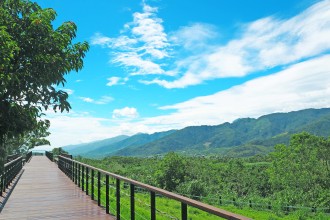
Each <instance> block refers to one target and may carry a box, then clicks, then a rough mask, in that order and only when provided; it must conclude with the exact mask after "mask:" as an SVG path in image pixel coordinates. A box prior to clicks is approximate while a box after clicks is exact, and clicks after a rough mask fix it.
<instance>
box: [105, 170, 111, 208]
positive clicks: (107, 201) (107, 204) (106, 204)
mask: <svg viewBox="0 0 330 220" xmlns="http://www.w3.org/2000/svg"><path fill="white" fill-rule="evenodd" d="M105 209H106V213H107V214H109V213H110V211H109V209H110V204H109V175H106V176H105Z"/></svg>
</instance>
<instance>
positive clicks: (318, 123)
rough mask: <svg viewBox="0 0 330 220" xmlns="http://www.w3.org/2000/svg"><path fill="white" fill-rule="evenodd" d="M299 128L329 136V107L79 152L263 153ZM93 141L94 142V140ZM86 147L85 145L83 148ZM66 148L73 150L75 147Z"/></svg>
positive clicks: (128, 140) (140, 138) (140, 136)
mask: <svg viewBox="0 0 330 220" xmlns="http://www.w3.org/2000/svg"><path fill="white" fill-rule="evenodd" d="M302 131H306V132H309V133H311V134H314V135H320V136H325V137H327V136H330V108H324V109H305V110H300V111H294V112H289V113H273V114H269V115H264V116H261V117H259V118H257V119H254V118H243V119H237V120H235V121H234V122H233V123H224V124H221V125H216V126H191V127H186V128H183V129H181V130H171V131H166V132H158V133H154V134H150V135H149V134H137V135H133V136H131V137H126V138H124V139H123V140H120V141H116V142H114V143H111V144H106V145H104V146H102V147H100V145H99V147H95V146H93V143H91V144H90V146H93V147H89V145H85V146H84V148H85V147H86V146H87V147H88V148H89V150H88V151H84V153H83V154H80V155H82V156H86V157H102V156H107V155H110V156H114V155H117V156H152V155H156V154H165V153H167V152H170V151H176V152H179V153H182V154H186V155H196V154H197V155H204V154H218V155H219V154H220V155H224V156H233V157H246V156H252V155H256V154H267V153H269V152H270V151H272V150H273V147H274V146H275V145H276V144H279V143H285V144H287V143H288V141H289V139H290V136H291V135H292V134H294V133H299V132H302ZM94 145H95V144H94ZM85 150H87V149H85ZM68 151H69V152H70V153H72V154H74V155H75V154H76V152H78V151H77V149H76V150H75V149H73V150H70V149H68Z"/></svg>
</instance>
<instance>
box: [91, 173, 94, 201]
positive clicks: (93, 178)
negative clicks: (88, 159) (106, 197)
mask: <svg viewBox="0 0 330 220" xmlns="http://www.w3.org/2000/svg"><path fill="white" fill-rule="evenodd" d="M91 178H92V192H91V194H92V200H94V169H92V177H91Z"/></svg>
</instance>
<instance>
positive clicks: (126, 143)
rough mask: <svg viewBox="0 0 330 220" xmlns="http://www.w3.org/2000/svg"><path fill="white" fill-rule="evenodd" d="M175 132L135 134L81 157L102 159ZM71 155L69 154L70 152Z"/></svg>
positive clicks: (92, 150)
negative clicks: (118, 151)
mask: <svg viewBox="0 0 330 220" xmlns="http://www.w3.org/2000/svg"><path fill="white" fill-rule="evenodd" d="M173 132H175V130H170V131H165V132H156V133H153V134H136V135H133V136H131V137H128V138H125V139H123V140H121V141H118V142H115V143H112V144H107V145H104V146H102V147H99V148H96V149H91V150H90V151H88V152H87V153H85V154H82V155H81V156H86V157H87V156H88V157H104V156H107V155H110V154H112V153H114V152H116V151H117V150H120V149H126V148H130V149H135V148H138V147H140V146H143V145H145V144H147V143H151V142H153V141H155V140H158V139H161V138H163V137H165V136H167V135H170V134H172V133H173ZM70 153H71V152H70Z"/></svg>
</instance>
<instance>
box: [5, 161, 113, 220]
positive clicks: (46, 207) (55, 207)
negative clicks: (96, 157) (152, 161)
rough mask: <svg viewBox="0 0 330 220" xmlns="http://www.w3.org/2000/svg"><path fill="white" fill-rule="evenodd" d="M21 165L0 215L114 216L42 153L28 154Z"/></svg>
mask: <svg viewBox="0 0 330 220" xmlns="http://www.w3.org/2000/svg"><path fill="white" fill-rule="evenodd" d="M23 169H24V172H23V174H22V176H21V178H20V180H19V181H18V183H17V185H16V187H15V189H14V191H13V192H12V194H11V196H10V197H9V199H8V201H7V203H6V205H5V207H4V209H3V210H2V212H1V213H0V219H4V220H5V219H6V220H11V219H26V220H34V219H74V220H75V219H77V220H78V219H79V220H84V219H101V220H103V219H104V220H108V219H109V220H114V219H115V218H114V217H113V216H111V215H107V214H106V213H105V210H104V209H103V208H101V207H98V206H97V203H96V202H95V201H92V200H91V198H90V197H89V196H87V195H86V194H85V192H82V191H81V189H79V188H78V187H77V186H76V185H74V183H73V182H72V181H71V180H70V179H69V178H68V177H67V176H65V175H64V173H62V172H61V171H60V170H59V169H58V168H57V166H56V164H54V163H52V162H51V161H50V160H48V159H47V158H46V157H45V156H34V157H32V159H31V161H30V163H28V164H26V165H25V166H24V168H23Z"/></svg>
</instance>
